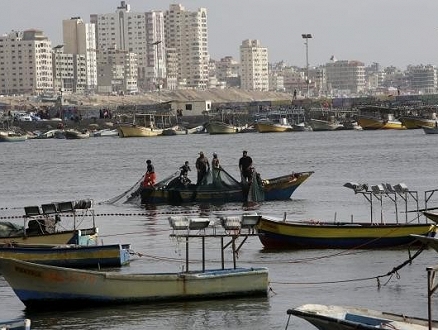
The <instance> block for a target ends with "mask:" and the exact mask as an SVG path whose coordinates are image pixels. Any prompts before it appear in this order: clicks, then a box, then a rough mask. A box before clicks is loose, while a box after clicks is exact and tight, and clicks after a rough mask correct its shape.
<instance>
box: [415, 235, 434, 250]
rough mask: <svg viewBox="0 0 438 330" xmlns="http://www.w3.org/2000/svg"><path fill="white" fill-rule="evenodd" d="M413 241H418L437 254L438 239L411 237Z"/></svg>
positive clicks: (420, 236)
mask: <svg viewBox="0 0 438 330" xmlns="http://www.w3.org/2000/svg"><path fill="white" fill-rule="evenodd" d="M411 236H412V237H415V239H417V240H419V241H420V242H421V243H423V244H425V245H427V246H428V247H430V248H431V249H434V250H435V251H436V252H438V237H436V236H435V237H430V236H422V235H411Z"/></svg>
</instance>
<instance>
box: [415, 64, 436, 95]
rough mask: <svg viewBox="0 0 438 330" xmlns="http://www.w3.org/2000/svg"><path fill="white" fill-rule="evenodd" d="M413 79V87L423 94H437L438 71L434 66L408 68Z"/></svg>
mask: <svg viewBox="0 0 438 330" xmlns="http://www.w3.org/2000/svg"><path fill="white" fill-rule="evenodd" d="M407 71H408V73H409V76H410V77H411V87H412V88H413V89H414V90H415V91H417V92H419V93H421V94H434V93H436V92H437V87H438V78H437V77H438V76H437V69H436V67H435V66H433V65H410V66H408V68H407Z"/></svg>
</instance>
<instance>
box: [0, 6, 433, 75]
mask: <svg viewBox="0 0 438 330" xmlns="http://www.w3.org/2000/svg"><path fill="white" fill-rule="evenodd" d="M3 1H4V2H6V0H3ZM126 2H127V3H128V4H130V5H131V11H133V12H145V11H149V10H166V9H168V8H169V4H172V3H181V4H182V5H183V6H184V7H185V8H186V9H187V10H191V11H194V10H196V9H197V8H199V7H204V8H207V13H208V32H209V51H210V56H211V57H212V58H213V59H216V60H218V59H220V58H222V57H224V56H228V55H231V56H233V57H234V58H235V59H237V60H238V59H239V57H238V54H239V46H240V44H241V42H242V40H244V39H258V40H260V42H261V44H262V46H264V47H267V48H268V52H269V62H277V61H281V60H283V61H285V62H286V63H287V64H290V65H297V66H301V67H304V66H305V65H306V51H305V45H304V40H303V39H302V38H301V34H303V33H311V34H312V35H313V39H310V40H309V64H310V66H312V65H319V64H324V63H326V62H328V61H329V59H330V57H331V56H332V55H334V56H335V57H336V58H337V59H338V60H359V61H362V62H364V63H365V65H369V64H371V63H373V62H378V63H380V64H381V65H383V66H389V65H395V66H397V67H399V68H401V69H405V68H406V66H407V65H409V64H414V65H419V64H432V65H438V1H437V0H361V1H359V0H184V1H168V0H127V1H126ZM119 5H120V0H117V1H116V0H11V1H7V5H6V4H4V6H2V10H1V11H0V33H2V34H4V33H8V32H10V31H11V30H25V29H30V28H36V29H40V30H43V31H44V33H45V35H46V36H48V37H49V38H50V39H51V41H52V46H55V45H57V44H60V43H62V20H63V19H69V18H70V17H75V16H79V17H81V18H82V19H83V20H84V21H85V22H89V20H90V14H107V13H113V12H115V10H116V7H117V6H119Z"/></svg>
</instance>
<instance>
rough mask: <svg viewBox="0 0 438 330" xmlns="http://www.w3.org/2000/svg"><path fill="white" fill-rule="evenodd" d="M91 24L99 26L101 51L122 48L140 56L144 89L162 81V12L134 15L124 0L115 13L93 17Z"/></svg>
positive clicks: (163, 72)
mask: <svg viewBox="0 0 438 330" xmlns="http://www.w3.org/2000/svg"><path fill="white" fill-rule="evenodd" d="M90 22H92V23H94V24H95V25H96V41H97V50H98V51H99V52H100V51H106V50H108V49H118V50H122V51H127V52H129V53H135V54H137V61H138V62H137V65H138V80H139V85H140V86H141V87H142V88H144V89H151V80H155V81H158V79H159V78H162V77H164V76H165V70H166V64H165V40H164V19H163V13H162V12H158V11H153V12H150V13H144V12H131V7H130V5H129V4H127V3H126V2H125V1H121V3H120V6H118V7H117V9H116V12H115V13H110V14H93V15H90ZM157 54H158V56H157ZM163 79H164V78H163ZM152 85H156V84H155V83H152Z"/></svg>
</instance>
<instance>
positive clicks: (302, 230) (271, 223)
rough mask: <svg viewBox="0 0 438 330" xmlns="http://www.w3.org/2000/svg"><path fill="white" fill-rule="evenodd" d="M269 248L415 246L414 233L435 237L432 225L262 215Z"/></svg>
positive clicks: (261, 224)
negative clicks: (316, 219)
mask: <svg viewBox="0 0 438 330" xmlns="http://www.w3.org/2000/svg"><path fill="white" fill-rule="evenodd" d="M257 230H258V232H259V239H260V242H261V243H262V244H263V246H264V248H266V249H353V248H357V249H379V248H402V247H408V246H410V245H412V244H413V243H415V241H416V239H415V238H414V237H412V236H411V234H417V235H424V236H427V235H430V236H433V235H435V230H436V227H435V226H434V225H433V224H418V223H414V224H396V223H394V224H388V223H370V222H354V223H351V222H322V221H315V220H309V221H295V222H291V221H283V220H277V219H272V218H269V217H266V216H262V217H261V218H260V221H259V223H258V226H257Z"/></svg>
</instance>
